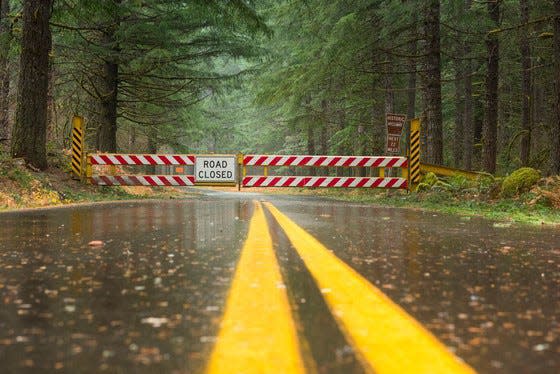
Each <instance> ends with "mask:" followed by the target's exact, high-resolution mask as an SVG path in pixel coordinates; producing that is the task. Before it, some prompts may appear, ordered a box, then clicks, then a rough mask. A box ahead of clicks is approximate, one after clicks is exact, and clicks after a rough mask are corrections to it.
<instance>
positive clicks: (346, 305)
mask: <svg viewBox="0 0 560 374" xmlns="http://www.w3.org/2000/svg"><path fill="white" fill-rule="evenodd" d="M265 205H266V207H267V209H268V210H269V211H270V212H271V213H272V215H273V216H274V218H275V219H276V221H277V222H278V224H279V225H280V227H281V228H282V229H283V230H284V232H285V233H286V235H287V237H288V239H289V240H290V242H291V243H292V245H293V247H294V248H295V249H296V251H297V252H298V254H299V256H300V257H301V258H302V260H303V262H304V263H305V265H306V267H307V268H308V270H309V272H310V273H311V275H312V277H313V278H314V280H315V282H316V283H317V285H318V287H319V288H320V289H321V290H322V292H323V296H324V298H325V301H326V303H327V305H328V307H329V309H330V311H331V313H332V314H333V315H334V317H335V319H336V321H337V323H338V325H339V327H340V329H341V330H342V332H343V333H344V335H345V336H346V339H347V340H348V342H349V343H350V344H351V345H352V346H353V347H354V349H355V350H356V352H357V354H358V358H359V359H360V361H361V362H362V364H363V366H364V368H365V369H366V370H367V371H375V372H376V373H399V374H400V373H474V370H472V369H471V368H470V367H469V366H467V365H466V364H464V363H463V362H462V361H460V360H459V359H458V358H457V357H455V356H454V355H453V354H452V353H451V352H449V351H448V350H447V349H446V347H445V346H444V345H443V344H442V343H440V342H439V341H438V340H437V339H436V338H435V337H434V336H433V335H432V334H431V333H430V332H428V331H427V330H426V329H424V328H423V327H422V326H421V325H420V324H419V323H418V322H417V321H416V320H415V319H414V318H412V317H411V316H410V315H408V314H407V313H406V312H405V311H404V310H403V309H401V308H400V307H399V306H398V305H396V304H395V303H393V302H392V301H391V300H390V299H389V298H388V297H387V296H385V295H384V294H383V293H382V292H381V291H380V290H379V289H378V288H376V287H374V286H373V285H372V284H371V283H369V282H368V281H367V280H366V279H365V278H363V277H362V276H361V275H360V274H358V273H357V272H355V271H354V270H353V269H352V268H350V267H349V266H348V265H347V264H345V263H344V262H342V261H341V260H340V259H338V258H337V257H336V256H335V255H334V254H332V253H331V252H330V251H329V250H328V249H327V248H326V247H325V246H323V245H322V244H321V243H320V242H319V241H317V240H316V239H315V238H314V237H313V236H311V235H310V234H308V233H307V232H306V231H305V230H303V229H302V228H301V227H299V226H298V225H297V224H295V223H294V222H293V221H291V220H290V219H289V218H288V217H286V216H285V215H284V214H282V213H281V212H280V211H279V210H278V209H276V208H275V207H274V206H273V205H272V204H270V203H265ZM265 273H267V274H265ZM256 279H258V281H256ZM255 281H256V282H257V284H258V287H253V286H252V285H253V284H254V283H255ZM278 284H283V283H282V280H281V276H280V272H279V270H278V265H277V263H276V260H275V256H274V252H273V249H272V241H271V240H270V235H269V233H268V227H267V224H266V219H265V217H264V214H263V212H262V208H261V207H260V204H259V203H257V205H256V210H255V214H254V216H253V218H252V220H251V224H250V228H249V235H248V238H247V242H246V243H245V246H244V248H243V252H242V254H241V259H240V261H239V264H238V267H237V271H236V275H235V277H234V281H233V285H232V288H231V291H230V294H229V298H228V301H227V305H226V311H225V315H224V319H223V322H222V328H221V331H220V334H219V336H218V341H217V344H216V346H215V348H214V352H213V354H212V356H211V360H210V364H209V372H211V373H215V372H219V373H240V372H243V373H251V372H258V373H265V372H274V373H299V372H303V371H304V368H303V364H302V362H303V360H302V359H301V356H300V350H299V349H298V344H297V338H296V332H295V326H294V323H293V322H292V319H291V312H290V308H289V303H288V300H287V297H286V293H285V290H284V288H283V287H278ZM280 365H284V366H280Z"/></svg>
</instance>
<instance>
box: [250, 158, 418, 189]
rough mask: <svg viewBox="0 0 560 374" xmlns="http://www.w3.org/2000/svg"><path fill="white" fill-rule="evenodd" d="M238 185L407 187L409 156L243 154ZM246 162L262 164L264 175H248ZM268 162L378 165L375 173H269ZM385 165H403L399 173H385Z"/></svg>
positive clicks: (373, 166) (387, 166) (274, 164)
mask: <svg viewBox="0 0 560 374" xmlns="http://www.w3.org/2000/svg"><path fill="white" fill-rule="evenodd" d="M241 164H242V174H243V175H242V178H241V183H240V186H241V187H345V188H397V189H398V188H401V189H407V188H408V159H407V158H406V157H397V156H314V155H313V156H312V155H244V156H243V158H242V162H241ZM248 166H262V167H264V168H265V169H264V176H263V175H247V167H248ZM271 166H308V167H363V168H377V169H379V176H378V177H334V176H332V177H331V176H311V175H306V176H289V175H278V176H269V175H268V168H269V167H271ZM385 168H400V169H402V176H401V177H385V176H384V175H385V171H384V170H385Z"/></svg>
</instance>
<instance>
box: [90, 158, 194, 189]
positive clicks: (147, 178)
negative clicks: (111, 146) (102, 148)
mask: <svg viewBox="0 0 560 374" xmlns="http://www.w3.org/2000/svg"><path fill="white" fill-rule="evenodd" d="M195 160H196V158H195V156H193V155H180V154H176V155H162V154H159V155H156V154H115V153H103V154H89V155H88V157H87V171H86V174H87V178H88V180H89V181H90V183H91V184H96V185H101V186H194V184H195V177H194V175H168V174H165V175H122V174H120V173H119V175H115V174H116V173H115V172H114V171H112V172H111V173H110V174H109V175H97V174H96V175H93V172H92V167H93V166H113V167H116V166H123V165H147V166H194V164H195Z"/></svg>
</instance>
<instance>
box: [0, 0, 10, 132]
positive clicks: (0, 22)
mask: <svg viewBox="0 0 560 374" xmlns="http://www.w3.org/2000/svg"><path fill="white" fill-rule="evenodd" d="M9 13H10V2H9V1H8V0H0V34H1V35H6V34H9V36H8V37H7V38H6V39H5V41H6V42H5V43H4V44H3V45H2V46H1V47H2V51H1V52H0V140H1V139H4V140H7V139H8V136H9V134H10V123H9V117H8V113H9V104H10V103H9V100H8V99H9V94H10V71H9V69H8V51H9V50H10V40H11V30H10V28H9V26H8V14H9Z"/></svg>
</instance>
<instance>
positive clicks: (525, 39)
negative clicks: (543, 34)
mask: <svg viewBox="0 0 560 374" xmlns="http://www.w3.org/2000/svg"><path fill="white" fill-rule="evenodd" d="M519 8H520V11H521V23H522V24H523V25H525V27H523V28H522V29H521V39H520V41H519V51H520V52H521V95H522V104H521V110H522V112H521V123H522V125H523V135H522V137H521V149H520V154H519V156H520V159H521V164H523V165H528V164H529V158H530V155H531V128H532V123H531V48H530V46H529V31H528V29H527V28H528V27H529V26H528V25H527V24H528V22H529V1H528V0H519Z"/></svg>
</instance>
